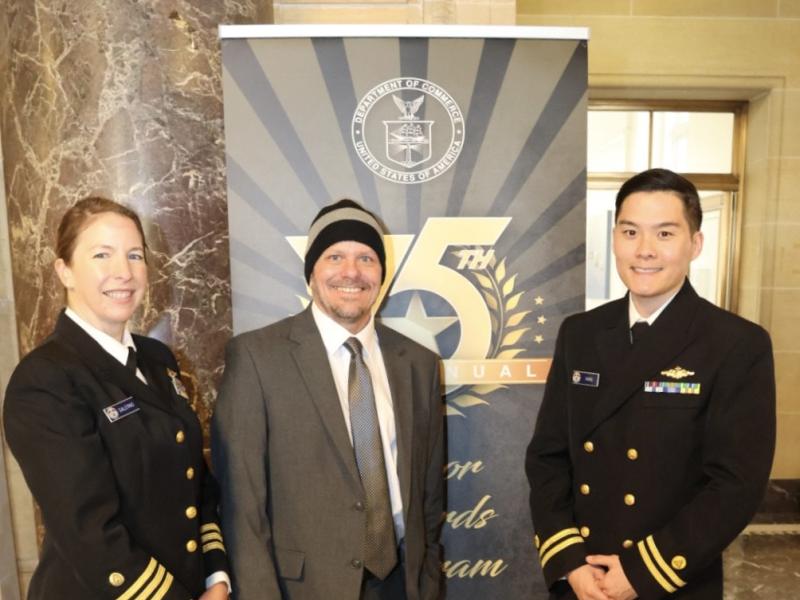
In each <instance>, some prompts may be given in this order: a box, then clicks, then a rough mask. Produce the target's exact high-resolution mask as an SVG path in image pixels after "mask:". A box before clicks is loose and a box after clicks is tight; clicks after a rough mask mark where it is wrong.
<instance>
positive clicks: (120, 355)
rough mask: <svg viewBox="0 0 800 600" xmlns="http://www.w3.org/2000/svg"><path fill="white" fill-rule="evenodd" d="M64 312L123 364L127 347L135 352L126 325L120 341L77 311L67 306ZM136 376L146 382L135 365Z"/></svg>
mask: <svg viewBox="0 0 800 600" xmlns="http://www.w3.org/2000/svg"><path fill="white" fill-rule="evenodd" d="M64 314H66V315H67V316H68V317H69V318H70V319H72V320H73V321H75V324H76V325H77V326H78V327H80V328H81V329H83V330H84V331H85V332H86V333H87V334H88V335H89V336H90V337H91V338H92V339H93V340H94V341H95V342H97V343H98V344H100V347H101V348H103V350H105V351H106V352H108V353H109V354H110V355H111V356H113V357H114V358H116V359H117V360H118V361H119V362H121V363H122V364H123V365H124V364H127V362H128V348H133V351H134V352H136V344H134V343H133V336H132V335H131V332H130V331H129V330H128V328H127V327H125V331H124V332H123V333H122V342H120V341H119V340H117V339H116V338H114V337H112V336H110V335H108V334H107V333H106V332H105V331H100V330H99V329H98V328H97V327H95V326H94V325H92V324H91V323H89V322H88V321H86V320H84V319H82V318H81V317H79V316H78V313H76V312H75V311H74V310H72V309H71V308H67V309H66V310H65V311H64ZM136 377H138V378H139V380H141V382H142V383H147V379H145V377H144V375H143V374H142V372H141V371H140V370H139V367H136Z"/></svg>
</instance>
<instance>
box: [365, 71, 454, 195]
mask: <svg viewBox="0 0 800 600" xmlns="http://www.w3.org/2000/svg"><path fill="white" fill-rule="evenodd" d="M464 126H465V123H464V115H463V114H462V113H461V108H459V106H458V103H457V102H456V101H455V99H454V98H453V97H452V96H451V95H450V94H448V93H447V92H446V91H445V90H444V89H443V88H442V87H440V86H438V85H436V84H435V83H433V82H431V81H428V80H427V79H420V78H418V77H398V78H396V79H390V80H388V81H384V82H383V83H380V84H378V85H376V86H375V87H374V88H372V89H371V90H370V91H369V92H367V93H366V94H365V95H364V97H363V98H361V101H360V102H359V103H358V106H357V107H356V110H355V113H354V114H353V121H352V124H351V134H352V138H353V146H354V147H355V150H356V154H358V157H359V158H360V159H361V162H363V163H364V165H365V166H366V167H367V168H368V169H369V170H370V171H372V172H373V173H374V174H375V175H377V176H379V177H383V178H384V179H386V180H388V181H393V182H395V183H405V184H408V183H423V182H426V181H430V180H431V179H434V178H435V177H438V176H439V175H441V174H442V173H444V172H445V171H447V169H449V168H450V167H451V166H453V163H455V162H456V159H457V158H458V155H459V154H460V153H461V149H462V148H463V147H464Z"/></svg>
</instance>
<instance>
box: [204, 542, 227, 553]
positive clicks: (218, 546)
mask: <svg viewBox="0 0 800 600" xmlns="http://www.w3.org/2000/svg"><path fill="white" fill-rule="evenodd" d="M212 550H222V551H223V552H225V546H223V545H222V542H208V543H207V544H203V552H211V551H212Z"/></svg>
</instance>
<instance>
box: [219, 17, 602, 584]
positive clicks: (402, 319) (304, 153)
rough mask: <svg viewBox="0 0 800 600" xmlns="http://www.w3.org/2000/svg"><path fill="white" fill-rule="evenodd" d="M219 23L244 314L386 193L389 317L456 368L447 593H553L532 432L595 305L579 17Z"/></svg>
mask: <svg viewBox="0 0 800 600" xmlns="http://www.w3.org/2000/svg"><path fill="white" fill-rule="evenodd" d="M221 37H222V57H223V78H224V79H223V85H224V88H223V92H224V100H225V138H226V147H227V173H228V210H229V222H230V253H231V284H232V291H233V319H234V331H235V332H236V333H239V332H241V331H245V330H249V329H254V328H256V327H261V326H263V325H265V324H268V323H271V322H273V321H276V320H278V319H282V318H284V317H286V316H288V315H291V314H294V313H296V312H298V311H299V310H301V309H302V308H303V307H304V306H306V305H307V303H308V302H309V299H310V294H309V291H308V289H307V288H306V285H305V280H304V278H303V261H302V255H303V251H304V248H305V237H304V236H305V234H306V232H307V230H308V226H309V224H310V223H311V220H312V219H313V218H314V216H315V215H316V213H317V212H318V211H319V209H320V208H321V207H322V206H324V205H326V204H329V203H331V202H332V201H334V200H337V199H340V198H345V197H346V198H352V199H354V200H357V201H358V202H360V203H362V204H363V205H364V206H365V207H366V208H368V209H369V210H371V211H373V212H374V213H376V214H377V215H379V216H380V218H381V219H382V220H383V222H384V223H385V225H386V227H387V229H388V235H387V237H386V245H387V254H388V262H387V276H386V283H385V286H384V289H383V291H382V294H383V296H382V300H383V303H382V307H381V310H380V314H379V318H380V319H382V321H383V322H384V323H385V324H387V325H389V326H390V327H393V328H395V329H397V330H399V331H401V332H402V333H404V334H406V335H408V336H409V337H411V338H413V339H415V340H417V341H418V342H420V343H422V344H424V345H425V346H427V347H429V348H431V349H432V350H434V351H436V352H437V353H438V354H439V355H441V357H442V370H443V374H444V378H445V381H446V384H447V387H446V404H445V410H446V415H447V416H446V419H447V422H446V427H447V441H448V458H447V460H448V465H447V468H446V470H445V473H444V477H446V478H447V512H446V515H445V516H444V524H443V532H442V535H443V542H444V546H445V561H444V563H443V565H442V569H443V571H444V574H445V577H446V581H447V596H448V597H449V598H458V599H459V600H462V599H467V600H468V599H475V600H478V599H481V600H483V599H486V598H537V597H538V598H543V597H546V594H545V590H544V586H543V583H542V582H541V575H540V572H539V562H538V559H537V557H536V552H535V548H534V546H533V531H532V526H531V523H530V516H529V510H528V486H527V483H526V479H525V473H524V454H525V448H526V445H527V443H528V441H529V440H530V437H531V435H532V431H533V424H534V421H535V418H536V413H537V411H538V409H539V405H540V403H541V397H542V391H543V387H544V386H543V385H542V383H543V382H544V379H545V377H546V376H547V372H548V369H549V366H550V361H551V357H552V355H553V346H554V342H555V338H556V334H557V331H558V326H559V324H560V323H561V320H562V319H563V317H565V316H566V315H568V314H571V313H574V312H577V311H579V310H583V306H584V289H585V284H584V257H585V244H584V240H585V195H586V81H587V63H586V59H587V56H586V53H587V42H586V39H587V31H586V30H585V29H564V28H537V27H447V26H445V27H430V26H420V27H412V26H403V27H398V26H365V27H360V26H334V27H327V26H224V27H222V28H221ZM309 518H313V515H309Z"/></svg>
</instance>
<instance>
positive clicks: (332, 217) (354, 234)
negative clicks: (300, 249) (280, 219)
mask: <svg viewBox="0 0 800 600" xmlns="http://www.w3.org/2000/svg"><path fill="white" fill-rule="evenodd" d="M345 241H352V242H360V243H362V244H366V245H367V246H369V247H370V248H372V249H373V250H375V254H377V255H378V260H379V261H380V263H381V283H383V280H384V278H385V277H386V251H385V250H384V247H383V228H382V227H381V224H380V223H379V222H378V219H376V218H375V215H373V214H372V213H371V212H369V211H368V210H367V209H366V208H364V207H363V206H361V205H360V204H358V203H357V202H353V201H352V200H347V199H345V200H339V201H338V202H335V203H334V204H331V205H330V206H326V207H325V208H323V209H322V210H321V211H319V213H318V214H317V216H316V217H314V220H313V221H312V222H311V227H310V228H309V229H308V241H307V243H306V259H305V275H306V283H308V282H309V281H310V280H311V272H312V271H313V270H314V265H315V264H316V262H317V260H318V259H319V257H320V256H321V255H322V253H323V252H325V250H326V249H327V248H328V247H330V246H332V245H333V244H336V243H338V242H345Z"/></svg>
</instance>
